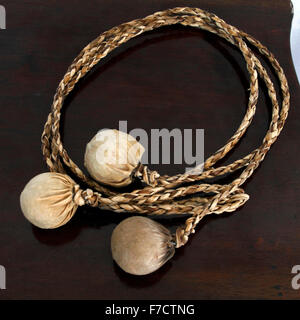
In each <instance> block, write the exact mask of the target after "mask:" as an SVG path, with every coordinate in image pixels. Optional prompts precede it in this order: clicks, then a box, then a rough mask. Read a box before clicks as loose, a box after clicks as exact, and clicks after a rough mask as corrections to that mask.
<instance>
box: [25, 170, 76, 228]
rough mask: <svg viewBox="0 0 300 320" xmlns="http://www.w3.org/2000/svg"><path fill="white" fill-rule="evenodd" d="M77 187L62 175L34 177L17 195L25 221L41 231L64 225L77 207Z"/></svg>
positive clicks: (46, 174) (50, 173)
mask: <svg viewBox="0 0 300 320" xmlns="http://www.w3.org/2000/svg"><path fill="white" fill-rule="evenodd" d="M76 188H79V186H78V185H76V183H75V181H73V180H72V179H71V178H70V177H69V176H67V175H65V174H61V173H56V172H45V173H41V174H39V175H37V176H35V177H34V178H32V179H31V180H30V181H29V182H28V183H27V184H26V186H25V188H24V190H23V191H22V193H21V196H20V205H21V209H22V211H23V214H24V216H25V218H26V219H27V220H29V221H30V222H31V223H32V224H33V225H35V226H37V227H39V228H42V229H54V228H58V227H60V226H62V225H64V224H66V223H67V222H68V221H69V220H70V219H71V218H72V217H73V215H74V213H75V211H76V209H77V207H78V204H80V203H75V202H74V199H73V197H74V190H76ZM80 205H81V204H80Z"/></svg>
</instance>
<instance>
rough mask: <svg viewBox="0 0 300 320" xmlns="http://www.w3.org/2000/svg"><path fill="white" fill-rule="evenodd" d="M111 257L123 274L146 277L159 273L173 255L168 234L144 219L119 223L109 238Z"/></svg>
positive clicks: (155, 223) (129, 219)
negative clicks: (157, 271)
mask: <svg viewBox="0 0 300 320" xmlns="http://www.w3.org/2000/svg"><path fill="white" fill-rule="evenodd" d="M111 251H112V257H113V259H114V260H115V261H116V263H117V264H118V265H119V266H120V267H121V268H122V269H123V270H124V271H126V272H128V273H131V274H134V275H146V274H149V273H152V272H154V271H156V270H157V269H159V268H160V267H161V266H162V265H163V264H164V263H166V262H167V261H168V260H169V259H170V258H171V257H172V256H173V255H174V252H175V245H174V243H173V241H172V235H171V233H170V231H169V230H168V229H167V228H165V227H164V226H162V225H161V224H159V223H157V222H156V221H153V220H151V219H149V218H145V217H137V216H135V217H131V218H127V219H125V220H123V221H122V222H121V223H120V224H118V225H117V227H116V228H115V229H114V231H113V233H112V237H111Z"/></svg>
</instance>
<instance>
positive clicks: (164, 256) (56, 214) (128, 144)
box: [20, 7, 290, 275]
mask: <svg viewBox="0 0 300 320" xmlns="http://www.w3.org/2000/svg"><path fill="white" fill-rule="evenodd" d="M174 24H181V25H183V26H191V27H196V28H198V29H203V30H206V31H209V32H212V33H214V34H216V35H218V36H220V37H221V38H223V39H225V40H227V41H228V42H229V43H230V44H232V45H234V46H236V48H238V49H239V50H240V51H241V53H242V55H243V57H244V60H245V62H246V69H247V71H248V73H249V77H248V78H249V85H250V86H249V87H250V88H249V91H248V92H249V99H248V107H247V110H246V112H245V116H244V118H243V120H242V122H241V124H240V126H239V127H238V128H237V130H236V132H235V133H234V134H233V135H232V137H231V138H229V139H228V140H227V142H226V144H225V145H224V146H223V147H221V148H219V149H218V150H217V151H216V152H215V153H213V154H212V155H211V156H210V157H208V158H207V159H206V160H205V162H204V164H203V168H204V171H203V172H202V171H201V172H199V170H198V169H197V170H196V171H195V172H196V173H195V172H194V173H191V172H190V173H184V174H176V175H174V176H168V175H164V176H159V174H158V173H157V172H155V171H150V170H149V169H148V168H147V167H146V166H144V165H142V164H140V160H141V157H142V154H143V152H144V148H143V147H142V146H141V145H140V144H139V143H138V142H137V141H136V140H135V139H134V138H133V137H130V136H128V135H126V134H124V133H119V132H118V131H116V130H107V131H102V132H100V133H98V134H97V135H96V136H95V137H94V138H93V139H92V140H91V141H90V143H89V144H88V146H87V148H86V153H85V166H86V168H87V170H88V171H89V173H90V176H88V175H85V173H84V172H83V171H82V170H81V169H80V168H79V167H78V166H77V165H76V163H75V162H74V161H72V159H71V158H70V156H69V155H68V152H67V150H66V149H65V148H64V145H63V143H62V138H61V134H60V122H61V110H62V108H63V103H64V101H65V99H66V97H67V96H68V94H69V93H70V92H71V91H72V90H73V88H74V87H75V85H76V83H78V81H79V80H80V79H81V78H82V77H84V76H85V75H86V74H87V73H88V72H89V71H90V70H91V69H92V68H93V67H94V66H95V65H96V64H97V63H98V62H99V61H100V60H101V59H103V58H104V57H106V56H107V54H108V53H109V52H111V51H112V50H114V49H115V48H117V47H119V46H120V45H123V44H124V43H126V42H127V41H129V40H130V39H132V38H134V37H136V36H139V35H140V34H141V33H143V32H147V31H152V30H154V29H156V28H158V27H162V26H169V25H174ZM247 43H250V44H251V45H252V46H254V47H256V49H257V50H250V49H249V48H248V45H247ZM256 54H257V56H256ZM259 54H261V55H262V56H264V58H265V59H267V60H268V62H269V65H270V66H272V67H273V69H274V71H275V73H276V75H277V77H278V80H279V82H280V86H278V88H275V87H277V86H274V84H273V82H272V79H271V78H270V76H269V74H268V71H267V70H266V69H265V68H264V66H263V64H262V63H261V61H260V60H259V59H258V56H259ZM258 76H260V78H261V79H262V81H263V82H264V84H265V85H266V87H267V92H268V95H269V98H270V101H271V103H272V107H273V108H272V109H273V110H272V115H271V117H272V118H271V121H270V124H269V127H268V130H267V132H266V135H265V137H264V139H263V142H262V144H261V145H260V146H258V147H257V148H255V149H254V150H253V151H252V152H251V153H249V154H248V155H244V156H243V157H242V158H240V159H237V160H235V161H234V162H232V163H229V164H228V165H223V166H217V165H216V164H217V162H218V161H220V160H221V159H223V158H224V157H225V156H226V155H228V154H229V152H230V151H231V150H232V149H233V148H234V147H235V146H236V145H238V143H239V141H240V140H241V138H242V137H243V136H244V134H245V133H246V130H247V128H248V127H249V126H250V124H251V121H252V119H253V117H254V114H255V111H256V105H257V101H258V93H259V92H258V88H259V82H258ZM276 89H278V90H279V91H280V92H279V94H278V95H277V94H276V93H275V91H277V90H276ZM277 96H281V99H280V101H278V100H277ZM289 107H290V93H289V88H288V83H287V79H286V77H285V74H284V72H283V70H282V68H281V67H280V65H279V63H278V61H277V60H276V59H275V57H274V55H273V54H272V53H271V52H270V51H269V50H268V49H267V48H266V47H265V46H263V45H262V44H261V43H260V42H259V41H257V40H256V39H255V38H253V37H252V36H250V35H248V34H247V33H245V32H243V31H240V30H238V29H237V28H235V27H234V26H231V25H229V24H227V23H226V22H225V21H224V20H222V19H220V18H219V17H217V16H216V15H214V14H212V13H209V12H207V11H204V10H201V9H199V8H190V7H177V8H172V9H167V10H164V11H159V12H156V13H154V14H152V15H149V16H147V17H145V18H142V19H136V20H133V21H130V22H127V23H123V24H122V25H121V26H119V27H114V28H112V29H110V30H108V31H106V32H104V33H102V34H101V35H100V36H99V37H98V38H96V39H95V40H94V41H92V42H91V43H90V44H88V45H87V46H86V47H85V48H84V49H83V50H82V51H81V52H80V54H79V55H78V56H77V57H76V58H75V59H74V61H73V63H72V64H71V65H70V66H69V68H68V70H67V72H66V74H65V76H64V78H63V79H62V81H61V82H60V83H59V86H58V88H57V91H56V94H55V96H54V101H53V104H52V110H51V112H50V113H49V116H48V118H47V121H46V123H45V125H44V131H43V133H42V137H41V141H42V152H43V155H44V158H45V161H46V164H47V166H48V167H49V169H50V171H51V172H50V173H44V174H41V175H38V176H37V177H35V178H33V179H32V180H31V181H30V182H29V183H28V184H27V185H26V187H25V189H24V190H23V192H22V194H21V199H20V201H21V208H22V211H23V213H24V215H25V217H26V218H27V219H28V220H29V221H30V222H31V223H33V224H34V225H36V226H38V227H40V228H46V229H49V228H57V227H60V226H62V225H64V224H65V223H67V222H68V221H69V220H70V219H71V218H72V216H73V215H74V213H75V211H76V209H77V207H78V206H81V205H85V204H86V205H90V206H94V207H99V208H102V209H106V210H112V211H114V212H129V213H138V214H139V215H142V214H149V215H153V216H154V215H158V216H160V215H167V214H177V215H188V217H187V218H186V220H185V223H184V224H183V225H182V226H180V227H178V228H177V230H176V232H175V234H174V235H171V234H170V232H169V231H168V230H167V229H166V228H164V227H163V226H161V225H159V224H158V223H156V222H154V221H152V220H151V219H148V218H143V217H133V218H129V219H126V220H124V221H123V222H121V224H120V225H119V226H117V227H116V229H115V230H114V232H113V236H112V241H111V247H112V254H113V258H114V259H115V261H116V262H117V264H118V265H119V266H120V267H121V268H123V269H124V270H125V271H126V272H129V273H132V274H137V275H143V274H147V273H151V272H153V271H155V270H157V269H158V268H159V267H160V266H162V265H163V264H164V263H165V262H166V261H168V260H169V259H170V258H171V257H172V255H173V254H174V248H175V247H176V248H178V247H180V246H182V245H185V244H186V243H187V241H188V240H189V236H190V235H191V234H192V233H194V232H195V228H196V226H197V224H198V223H199V221H201V219H202V218H203V217H204V216H206V215H209V214H212V213H215V214H221V213H224V212H233V211H235V210H237V209H238V208H239V207H241V206H242V205H244V203H245V202H246V201H248V199H249V195H247V194H246V193H245V192H244V190H243V189H242V188H241V186H242V185H243V184H244V183H245V182H246V181H247V179H249V177H250V176H251V175H252V174H253V172H254V171H255V170H256V168H257V167H258V166H259V164H260V162H262V161H263V160H264V158H265V156H266V154H267V152H268V151H269V150H270V147H271V145H272V144H273V143H274V142H275V141H276V139H277V137H278V136H279V134H280V132H281V130H282V128H283V125H284V123H285V121H286V118H287V116H288V111H289ZM201 168H202V166H201ZM68 170H69V171H70V172H72V174H73V175H74V179H75V180H76V181H77V180H78V183H80V184H83V183H84V184H86V185H88V186H89V187H90V188H91V189H85V190H82V189H80V187H79V185H77V184H76V182H75V181H73V180H72V179H71V178H70V177H68V176H67V175H65V174H64V172H65V171H68ZM239 170H240V173H239V175H238V176H234V177H233V179H232V180H231V181H230V182H228V183H227V184H222V183H220V184H219V183H217V182H216V181H217V178H222V177H224V176H225V175H228V179H226V181H229V180H230V179H229V177H230V175H231V174H232V173H233V172H235V173H238V172H239ZM226 178H227V176H226ZM135 179H139V180H140V181H141V182H142V184H140V187H138V188H137V189H135V190H133V191H127V192H122V190H121V189H117V188H121V187H124V186H127V185H129V184H130V183H131V182H132V181H134V180H135ZM210 179H213V180H210ZM223 181H224V180H223ZM106 186H111V187H113V188H107V187H106ZM117 190H118V191H117ZM98 192H99V193H98Z"/></svg>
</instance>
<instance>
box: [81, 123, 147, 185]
mask: <svg viewBox="0 0 300 320" xmlns="http://www.w3.org/2000/svg"><path fill="white" fill-rule="evenodd" d="M144 151H145V149H144V147H143V146H142V145H141V144H140V143H139V142H138V141H137V140H136V139H135V138H134V137H132V136H131V135H129V134H127V133H124V132H121V131H118V130H111V129H107V130H101V131H99V132H98V133H97V134H96V135H95V136H94V137H93V139H92V140H91V141H90V142H89V143H88V144H87V146H86V150H85V155H84V165H85V167H86V169H87V170H88V172H89V174H90V175H91V177H93V178H94V179H95V180H96V181H98V182H100V183H103V184H106V185H110V186H113V187H117V188H118V187H124V186H127V185H129V184H130V183H131V182H132V172H133V171H134V170H135V169H136V168H137V167H138V165H139V163H140V160H141V158H142V155H143V153H144Z"/></svg>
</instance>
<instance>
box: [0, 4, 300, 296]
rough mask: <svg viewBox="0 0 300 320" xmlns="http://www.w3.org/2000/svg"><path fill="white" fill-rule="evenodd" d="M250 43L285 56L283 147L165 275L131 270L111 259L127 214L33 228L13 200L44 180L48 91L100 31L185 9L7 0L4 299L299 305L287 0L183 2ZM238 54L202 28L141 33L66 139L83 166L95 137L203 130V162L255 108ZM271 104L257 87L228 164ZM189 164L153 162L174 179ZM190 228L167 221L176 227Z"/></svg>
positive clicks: (99, 76)
mask: <svg viewBox="0 0 300 320" xmlns="http://www.w3.org/2000/svg"><path fill="white" fill-rule="evenodd" d="M188 4H189V6H199V7H201V8H202V9H206V10H208V11H211V12H214V13H215V14H217V15H218V16H220V17H222V18H223V19H224V20H225V21H227V22H228V23H230V24H233V25H235V26H236V27H238V28H240V29H242V30H244V31H246V32H248V33H250V34H252V35H253V36H254V37H256V38H257V39H259V40H260V41H261V42H262V43H263V44H265V45H266V46H267V47H268V48H269V49H270V50H271V51H272V52H273V53H274V54H275V56H276V57H277V58H278V59H279V61H280V63H281V64H282V67H283V68H284V70H285V72H286V74H287V77H288V80H289V85H290V89H291V95H292V100H291V102H292V103H291V111H290V115H289V118H288V121H287V124H286V127H285V128H284V130H283V132H282V134H281V136H280V137H279V140H278V141H277V142H276V143H275V145H274V146H273V147H272V149H271V151H270V153H269V154H268V155H267V157H266V159H265V161H264V162H263V163H262V165H261V166H260V167H259V169H258V170H257V171H256V172H255V173H254V175H253V177H252V178H251V179H250V180H249V182H247V183H246V185H245V190H246V192H247V193H248V194H249V195H250V197H251V199H250V200H249V201H248V202H247V203H246V205H245V206H244V207H243V208H241V209H239V210H238V211H237V212H235V213H232V214H224V215H222V216H211V217H208V218H205V219H204V220H203V221H202V222H201V223H200V224H199V226H198V228H197V232H196V234H195V235H194V236H193V237H192V239H191V241H190V242H189V243H188V244H187V245H186V246H185V247H183V248H181V249H179V250H178V251H177V253H176V255H175V257H174V258H173V259H172V260H171V261H170V262H169V263H167V264H166V265H165V266H164V267H163V268H162V269H161V270H159V271H157V272H155V273H153V274H151V275H148V276H144V277H135V276H131V275H128V274H125V273H124V272H123V271H121V270H120V269H119V268H118V267H117V266H116V265H115V264H114V262H113V261H112V258H111V254H110V235H111V232H112V230H113V228H114V227H115V226H116V224H117V223H118V222H120V221H121V220H122V219H123V218H124V217H127V216H128V215H126V214H116V213H111V212H103V211H99V210H92V209H90V208H83V209H80V210H78V212H77V214H76V216H75V217H74V218H73V219H72V221H71V222H70V223H69V224H67V225H66V226H64V227H62V228H60V229H57V230H52V231H45V230H40V229H38V228H35V227H32V226H31V225H30V224H29V223H28V222H27V221H26V220H25V219H24V217H23V216H22V212H21V210H20V207H19V195H20V192H21V191H22V189H23V187H24V186H25V184H26V183H27V181H28V180H29V179H31V178H32V177H33V176H34V175H36V174H38V173H41V172H44V171H46V170H47V168H46V165H45V163H44V162H43V159H42V155H41V151H40V135H41V132H42V128H43V125H44V122H45V120H46V117H47V114H48V112H49V110H50V105H51V102H52V98H53V94H54V92H55V89H56V87H57V85H58V83H59V81H60V80H61V78H62V76H63V74H64V72H65V71H66V69H67V67H68V66H69V64H70V63H71V62H72V60H73V58H75V56H76V55H77V54H78V53H79V51H80V50H81V49H82V48H83V47H84V46H85V45H87V44H88V43H89V42H90V41H91V40H93V39H94V38H96V37H97V36H98V35H99V34H100V33H101V32H103V31H105V30H107V29H109V28H111V27H113V26H115V25H118V24H120V23H122V22H125V21H129V20H132V19H135V18H138V17H144V16H146V15H148V14H151V13H153V12H155V11H159V10H162V9H166V8H169V7H175V6H183V5H185V1H177V0H165V1H155V0H151V1H150V0H148V1H138V0H127V1H124V0H111V1H105V0H91V1H84V2H83V1H79V0H73V1H71V0H64V1H58V0H55V1H54V0H53V1H41V0H33V1H16V0H9V1H8V0H4V1H2V5H4V6H5V8H6V13H7V29H6V30H0V41H1V49H0V57H1V63H0V70H1V77H0V79H1V80H0V81H1V85H0V101H1V117H0V147H1V149H0V150H1V158H0V161H1V162H0V176H1V179H0V207H1V209H0V213H1V214H0V265H3V266H4V267H5V268H6V272H7V289H6V290H0V299H22V298H25V299H35V298H40V299H54V298H57V299H64V298H71V299H88V298H92V299H152V298H156V299H169V298H170V299H224V298H225V299H248V298H249V299H288V298H289V299H298V298H299V297H300V290H294V289H292V287H291V279H292V277H293V275H292V274H291V269H292V267H293V266H294V265H297V264H298V265H299V264H300V216H299V206H300V201H299V187H300V183H299V182H300V180H299V177H300V169H299V159H300V149H299V138H300V136H299V130H300V117H299V116H300V112H299V110H297V107H299V86H298V83H297V81H296V75H295V73H294V69H293V65H292V61H291V55H290V48H289V33H290V24H291V18H292V15H291V8H290V3H289V1H288V0H276V1H271V0H269V1H267V0H264V1H262V0H234V1H233V0H230V1H223V0H203V1H189V2H188ZM248 86H249V84H248V76H247V72H246V69H245V64H244V61H243V59H242V57H241V55H240V53H239V52H238V51H237V50H236V49H234V48H233V47H232V46H231V45H229V44H228V43H226V42H225V41H223V40H221V39H219V38H217V37H216V36H214V35H212V34H208V33H207V32H202V31H199V30H194V29H191V28H183V27H179V26H174V27H169V28H163V29H160V30H157V31H155V32H151V33H148V34H144V35H142V36H139V37H138V38H136V39H134V40H132V41H130V42H129V43H127V44H126V45H124V46H123V47H121V48H118V49H117V50H116V51H115V52H113V53H112V54H111V55H110V56H109V57H108V58H107V59H105V61H103V63H101V64H100V65H99V66H98V67H97V68H96V69H95V70H94V72H93V73H92V74H91V75H90V76H89V77H87V78H86V79H85V80H84V81H82V82H81V84H80V86H79V87H78V88H77V89H76V90H75V92H74V94H72V95H71V97H70V98H69V99H68V100H67V101H66V108H65V114H64V129H63V139H64V143H65V146H66V149H67V150H68V151H69V153H70V155H71V157H72V158H73V160H74V161H75V162H76V163H78V164H79V165H80V167H82V168H83V153H84V149H85V145H86V143H87V142H88V141H89V139H90V138H91V137H92V136H93V135H94V134H95V133H96V132H97V130H99V129H101V128H104V127H106V128H107V127H110V128H117V127H118V121H119V120H127V121H128V129H129V130H130V129H133V128H143V129H145V130H147V131H148V132H149V131H150V129H151V128H168V129H172V128H182V129H183V128H192V129H196V128H204V129H205V155H206V157H207V156H209V155H210V154H211V153H213V152H214V151H215V150H216V149H217V148H219V147H220V146H221V145H223V144H224V143H225V141H226V139H227V138H229V137H230V136H231V134H232V133H233V132H234V130H235V129H236V128H237V126H238V125H239V123H240V121H241V119H242V117H243V114H244V112H245V107H246V103H247V94H248V93H247V88H248ZM269 119H270V103H269V101H268V99H267V95H266V90H265V88H264V87H263V86H262V89H261V91H260V100H259V104H258V110H257V114H256V116H255V119H254V121H253V125H252V126H251V127H250V129H249V131H248V132H247V134H246V136H245V138H244V139H243V141H242V142H241V143H240V144H239V145H238V149H236V150H235V151H234V152H233V153H231V154H230V157H228V158H226V159H225V162H222V163H229V162H231V161H233V160H235V159H237V158H238V157H240V156H242V155H244V154H246V152H247V153H248V152H250V151H252V149H254V148H255V147H257V146H258V145H259V144H260V142H261V140H262V138H263V136H264V134H265V130H266V128H267V126H268V120H269ZM184 167H185V165H182V166H180V165H172V164H170V165H164V166H153V167H152V168H154V169H159V170H160V172H162V173H169V174H175V173H177V172H179V171H182V170H183V168H184ZM182 222H183V220H182V219H178V218H177V219H164V220H163V221H162V223H164V224H165V225H166V226H168V227H174V226H176V225H178V224H180V223H182Z"/></svg>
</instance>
